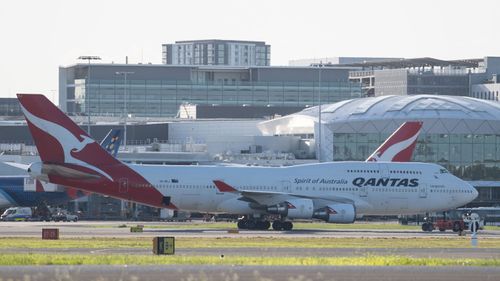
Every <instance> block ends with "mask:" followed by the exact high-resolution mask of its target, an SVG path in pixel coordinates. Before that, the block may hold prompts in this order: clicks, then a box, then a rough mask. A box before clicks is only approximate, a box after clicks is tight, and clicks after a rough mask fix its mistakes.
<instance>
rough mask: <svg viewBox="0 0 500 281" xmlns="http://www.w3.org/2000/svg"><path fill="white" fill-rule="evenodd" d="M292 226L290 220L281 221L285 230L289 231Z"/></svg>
mask: <svg viewBox="0 0 500 281" xmlns="http://www.w3.org/2000/svg"><path fill="white" fill-rule="evenodd" d="M292 228H293V223H292V222H290V221H286V222H283V229H284V230H286V231H290V230H292Z"/></svg>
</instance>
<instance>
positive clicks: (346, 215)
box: [312, 203, 356, 223]
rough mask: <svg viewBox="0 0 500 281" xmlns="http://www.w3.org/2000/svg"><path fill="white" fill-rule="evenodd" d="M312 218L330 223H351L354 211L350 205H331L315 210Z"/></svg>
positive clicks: (354, 215) (353, 218)
mask: <svg viewBox="0 0 500 281" xmlns="http://www.w3.org/2000/svg"><path fill="white" fill-rule="evenodd" d="M312 217H313V218H315V219H320V220H324V221H326V222H331V223H353V222H354V220H355V219H356V209H355V208H354V206H353V205H352V204H341V203H339V204H331V205H328V206H326V207H323V208H320V209H317V210H315V211H314V213H313V216H312Z"/></svg>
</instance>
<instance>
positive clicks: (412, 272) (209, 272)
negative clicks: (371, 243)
mask: <svg viewBox="0 0 500 281" xmlns="http://www.w3.org/2000/svg"><path fill="white" fill-rule="evenodd" d="M123 224H126V225H127V226H133V225H136V224H142V225H148V224H152V225H155V228H145V229H144V232H142V233H131V232H130V229H129V227H126V228H119V227H118V226H119V225H123ZM162 224H163V223H161V222H154V223H148V222H109V221H106V222H95V221H90V222H77V223H74V222H59V223H54V222H0V237H41V229H42V228H59V231H60V236H61V237H66V238H78V237H80V238H89V237H121V238H126V237H130V238H133V237H154V236H175V237H220V238H223V237H241V238H245V237H277V238H279V237H287V238H290V237H301V238H302V237H386V238H387V237H392V238H395V239H397V238H406V239H407V238H413V237H449V238H452V237H457V234H456V233H453V232H439V231H436V232H432V233H427V232H422V231H418V230H390V229H380V230H378V229H377V230H366V229H335V230H324V229H305V230H293V231H271V230H269V231H240V232H239V233H236V234H233V233H228V230H229V229H212V228H210V227H209V223H207V224H206V226H205V225H204V224H199V225H198V226H197V227H196V228H192V226H191V224H190V223H165V225H166V226H167V225H168V226H169V227H171V225H175V228H167V227H165V228H162V227H161V225H162ZM159 225H160V227H159ZM488 238H500V229H499V230H487V231H481V232H480V239H488ZM2 253H42V254H43V253H47V254H49V253H66V254H75V255H83V254H85V255H101V254H119V255H148V254H152V253H151V249H141V248H111V247H110V248H99V249H90V248H66V249H52V248H37V249H27V248H16V249H2ZM176 255H181V256H194V255H197V256H218V257H220V256H221V255H223V256H224V259H230V258H231V256H250V257H312V256H317V257H328V256H336V257H353V256H365V255H398V256H407V257H415V258H421V257H437V258H439V257H442V258H458V257H459V258H480V259H491V258H495V259H500V249H498V248H496V249H495V248H494V249H486V248H430V249H422V248H314V249H312V248H300V247H298V248H295V247H289V248H286V247H285V248H265V247H262V248H251V247H239V248H222V249H217V248H177V249H176ZM4 280H30V281H36V280H101V281H105V280H123V281H127V280H134V281H138V280H186V281H187V280H189V281H196V280H204V281H206V280H228V281H230V280H235V281H236V280H238V281H241V280H262V281H264V280H266V281H271V280H296V281H306V280H454V281H455V280H500V268H494V267H468V266H464V267H448V266H445V267H430V266H427V267H419V266H411V267H393V266H390V267H367V266H231V265H227V266H226V265H217V266H194V265H165V266H158V265H157V266H96V265H80V266H0V281H4Z"/></svg>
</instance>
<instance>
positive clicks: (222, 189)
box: [214, 180, 238, 192]
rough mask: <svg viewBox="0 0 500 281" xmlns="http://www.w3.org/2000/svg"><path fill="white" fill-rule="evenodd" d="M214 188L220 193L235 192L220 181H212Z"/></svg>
mask: <svg viewBox="0 0 500 281" xmlns="http://www.w3.org/2000/svg"><path fill="white" fill-rule="evenodd" d="M214 184H215V186H216V187H217V188H218V189H219V191H220V192H236V191H238V190H236V189H235V188H234V187H232V186H230V185H229V184H227V183H225V182H223V181H220V180H214Z"/></svg>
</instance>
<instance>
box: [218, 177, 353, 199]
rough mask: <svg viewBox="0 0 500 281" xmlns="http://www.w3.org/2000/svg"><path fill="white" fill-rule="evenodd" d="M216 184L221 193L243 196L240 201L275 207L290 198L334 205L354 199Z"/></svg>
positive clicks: (219, 182) (221, 182) (223, 183)
mask: <svg viewBox="0 0 500 281" xmlns="http://www.w3.org/2000/svg"><path fill="white" fill-rule="evenodd" d="M214 184H215V186H216V187H217V188H218V189H219V191H220V192H232V193H237V194H240V195H241V198H239V200H242V201H247V202H251V203H256V204H259V205H274V204H278V203H281V202H283V201H286V200H290V198H307V199H311V200H321V201H328V202H332V203H348V204H352V203H353V201H352V199H350V198H346V197H342V196H335V195H330V196H328V197H324V196H322V197H318V196H310V195H301V194H294V193H289V192H279V191H257V190H238V189H236V188H234V187H232V186H230V185H229V184H227V183H225V182H223V181H219V180H215V181H214Z"/></svg>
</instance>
